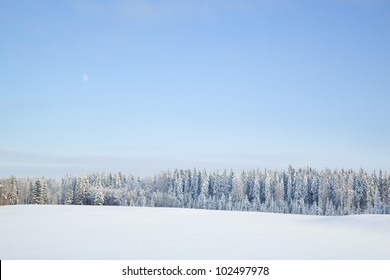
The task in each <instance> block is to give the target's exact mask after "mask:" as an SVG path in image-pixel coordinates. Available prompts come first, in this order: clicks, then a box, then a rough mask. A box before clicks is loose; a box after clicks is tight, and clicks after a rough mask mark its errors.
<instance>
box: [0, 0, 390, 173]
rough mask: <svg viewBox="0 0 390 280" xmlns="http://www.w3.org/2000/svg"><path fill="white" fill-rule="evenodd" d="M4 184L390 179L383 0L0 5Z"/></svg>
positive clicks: (388, 8)
mask: <svg viewBox="0 0 390 280" xmlns="http://www.w3.org/2000/svg"><path fill="white" fill-rule="evenodd" d="M0 38H1V39H0V40H1V43H0V176H8V175H11V174H15V175H18V176H40V175H45V176H63V175H65V174H67V173H71V174H74V175H77V174H83V173H87V172H94V171H122V172H124V173H135V174H140V175H150V174H153V173H155V172H158V171H160V170H163V169H168V168H170V169H172V168H192V167H197V168H202V169H203V168H206V169H211V170H213V169H224V168H228V169H230V168H235V169H237V170H238V171H240V170H241V169H244V168H257V167H260V168H264V167H267V168H276V169H284V168H287V166H288V165H289V164H293V165H295V166H297V167H299V166H306V165H309V166H312V167H315V168H325V167H329V168H353V169H358V168H360V167H363V168H366V169H369V170H372V169H382V170H387V171H390V146H389V143H390V110H389V107H390V106H389V104H390V1H386V0H383V1H380V0H376V1H375V0H373V1H369V0H318V1H304V0H276V1H275V0H274V1H270V0H269V1H267V0H258V1H255V0H248V1H245V0H244V1H233V0H232V1H229V0H218V1H195V0H194V1H189V0H180V1H179V0H167V1H152V0H145V1H141V0H135V1H121V0H113V1H102V0H101V1H93V0H84V1H42V0H38V1H11V0H0Z"/></svg>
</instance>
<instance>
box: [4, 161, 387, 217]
mask: <svg viewBox="0 0 390 280" xmlns="http://www.w3.org/2000/svg"><path fill="white" fill-rule="evenodd" d="M0 192H1V200H0V203H1V205H9V204H65V205H121V206H145V207H177V208H198V209H212V210H235V211H260V212H273V213H293V214H306V215H329V216H330V215H349V214H390V174H387V173H386V172H385V173H383V172H382V171H379V172H376V171H374V172H372V173H368V172H366V171H364V170H363V169H360V170H359V171H358V172H357V171H354V170H343V169H341V170H330V169H325V170H321V171H318V170H315V169H312V168H309V167H306V168H299V169H296V168H293V167H292V166H289V168H288V169H287V170H284V171H276V170H268V169H266V170H260V169H256V170H246V171H243V172H241V173H235V172H234V171H227V170H225V171H223V172H219V171H214V172H208V171H206V170H197V169H192V170H191V169H187V170H177V169H176V170H174V171H164V172H160V173H159V174H157V175H155V176H152V177H145V178H140V177H137V176H134V175H124V174H122V173H120V172H119V173H107V174H105V173H100V174H89V175H85V176H78V177H75V176H70V175H68V176H66V177H64V178H62V179H61V180H55V179H52V178H44V177H42V178H16V177H14V176H11V177H10V178H3V179H1V180H0Z"/></svg>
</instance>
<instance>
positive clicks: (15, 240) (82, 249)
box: [0, 205, 390, 260]
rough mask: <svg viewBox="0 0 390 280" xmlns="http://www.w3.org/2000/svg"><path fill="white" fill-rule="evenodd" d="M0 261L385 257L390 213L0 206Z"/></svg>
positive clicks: (387, 256)
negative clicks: (320, 213) (299, 213)
mask: <svg viewBox="0 0 390 280" xmlns="http://www.w3.org/2000/svg"><path fill="white" fill-rule="evenodd" d="M0 225H1V229H0V259H3V260H4V259H27V260H30V259H44V260H45V259H48V260H51V259H63V260H66V259H74V260H81V259H91V260H94V259H100V260H110V259H115V260H121V259H128V260H132V259H139V260H142V259H144V260H151V259H156V260H165V259H166V260H168V259H181V260H189V259H193V260H196V259H209V260H213V259H220V260H223V259H268V260H291V259H296V260H298V259H305V260H313V259H314V260H317V259H330V260H339V259H362V260H368V259H387V260H389V259H390V216H389V215H357V216H342V217H323V216H303V215H302V216H301V215H291V214H289V215H287V214H271V213H256V212H231V211H211V210H197V209H176V208H140V207H119V206H58V205H57V206H54V205H18V206H2V207H0Z"/></svg>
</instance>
